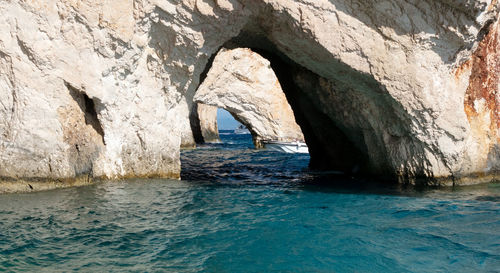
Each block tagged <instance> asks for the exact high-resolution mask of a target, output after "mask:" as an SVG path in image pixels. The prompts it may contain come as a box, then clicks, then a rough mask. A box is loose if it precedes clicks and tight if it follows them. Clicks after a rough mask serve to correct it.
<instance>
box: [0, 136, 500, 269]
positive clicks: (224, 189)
mask: <svg viewBox="0 0 500 273" xmlns="http://www.w3.org/2000/svg"><path fill="white" fill-rule="evenodd" d="M222 137H223V140H224V142H225V143H224V144H220V145H207V146H203V147H200V149H197V150H192V151H185V152H183V154H182V162H183V173H182V176H183V181H171V180H137V181H126V182H108V183H102V184H97V185H94V186H89V187H82V188H71V189H63V190H54V191H47V192H38V193H31V194H7V195H0V271H40V272H58V271H82V272H110V271H113V272H118V271H119V272H131V271H132V272H199V271H205V272H500V185H499V184H490V185H482V186H476V187H467V188H459V189H453V190H452V189H440V190H438V189H427V190H423V191H416V190H411V189H401V188H394V187H384V186H381V185H374V183H371V181H354V180H350V179H348V178H342V177H339V176H336V175H334V174H318V173H313V172H309V171H307V163H308V157H307V156H303V155H302V156H300V155H287V154H279V153H274V152H266V151H255V150H252V149H251V147H252V145H251V140H250V139H249V137H248V136H235V135H222Z"/></svg>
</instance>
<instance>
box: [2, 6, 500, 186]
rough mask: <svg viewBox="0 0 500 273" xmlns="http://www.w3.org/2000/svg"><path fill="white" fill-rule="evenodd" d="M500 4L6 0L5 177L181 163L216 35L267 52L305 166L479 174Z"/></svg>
mask: <svg viewBox="0 0 500 273" xmlns="http://www.w3.org/2000/svg"><path fill="white" fill-rule="evenodd" d="M498 11H499V2H498V1H496V0H423V1H407V0H381V1H363V0H354V1H345V0H297V1H292V0H252V1H250V0H217V1H214V0H134V1H127V0H117V1H99V0H79V1H76V0H75V1H72V0H71V1H70V0H54V1H42V0H35V1H1V2H0V14H1V16H0V102H1V103H0V177H2V178H3V180H4V181H5V180H9V181H14V182H15V181H18V180H19V179H24V180H30V181H31V180H35V179H37V180H39V181H43V180H47V179H48V180H51V181H54V180H56V181H59V180H60V181H63V180H64V181H67V180H72V179H75V178H76V177H81V176H84V177H87V176H88V177H106V178H119V177H141V176H161V177H178V175H179V171H180V163H179V147H180V146H181V143H183V145H190V143H193V142H194V139H193V135H192V132H191V127H190V123H189V115H190V112H191V108H192V106H193V100H192V98H193V96H194V94H195V91H196V90H197V88H198V85H199V81H200V77H201V79H203V75H204V71H206V70H207V69H208V68H209V67H207V63H209V60H210V58H211V56H213V55H214V54H216V52H217V51H218V50H219V49H220V48H221V47H222V46H226V47H247V48H251V49H252V50H254V51H256V52H259V54H261V55H262V56H264V57H265V58H266V59H268V60H270V62H271V63H270V65H271V67H273V70H274V71H275V73H276V76H277V78H278V80H279V82H280V84H281V86H282V88H283V90H284V92H285V94H286V96H287V98H288V101H289V103H290V105H291V107H292V109H293V111H294V114H295V117H296V119H297V123H299V125H300V126H301V128H302V129H303V133H304V137H305V139H306V141H307V142H308V145H309V147H310V152H311V160H312V162H311V164H312V166H315V167H324V168H334V169H342V170H345V171H348V170H357V169H359V170H360V171H361V172H364V173H367V174H372V175H377V176H388V177H391V178H399V179H400V181H401V182H415V181H418V179H416V178H420V179H421V181H424V182H427V183H438V182H440V181H443V182H451V183H471V182H480V181H489V180H491V179H493V178H495V177H498V176H499V165H500V162H499V148H498V147H499V141H500V131H499V123H498V120H499V118H498V117H499V104H500V103H499V101H500V99H499V91H498V90H499V88H500V87H499V81H498V67H499V51H498V47H499V46H498V36H499V22H498ZM331 139H335V140H336V141H331ZM332 143H333V144H332ZM478 178H479V179H478Z"/></svg>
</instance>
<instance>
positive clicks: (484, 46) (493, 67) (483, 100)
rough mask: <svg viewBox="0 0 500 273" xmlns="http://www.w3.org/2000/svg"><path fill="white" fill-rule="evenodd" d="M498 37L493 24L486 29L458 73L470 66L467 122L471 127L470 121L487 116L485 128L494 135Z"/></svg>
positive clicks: (499, 124)
mask: <svg viewBox="0 0 500 273" xmlns="http://www.w3.org/2000/svg"><path fill="white" fill-rule="evenodd" d="M499 36H500V23H499V20H497V22H496V23H494V24H492V25H491V26H490V30H489V33H488V34H487V35H486V36H485V37H484V38H483V40H482V41H481V42H480V44H479V46H478V48H477V50H476V51H475V52H474V54H473V55H472V57H471V59H470V60H469V61H468V62H467V63H465V64H464V65H462V66H463V68H462V69H461V70H464V69H467V68H468V66H469V65H471V66H472V70H471V75H470V78H469V86H468V88H467V91H466V94H465V101H464V108H465V113H466V114H467V118H468V119H469V122H470V123H471V125H473V126H474V124H473V123H474V120H477V119H476V118H477V117H478V116H480V115H484V114H488V112H489V116H490V124H489V126H488V127H489V129H490V130H491V132H497V129H498V128H500V118H499V112H500V101H499V99H498V97H497V93H498V92H499V90H498V89H499V78H500V41H499V40H500V39H499ZM459 70H460V68H459ZM457 73H460V72H459V71H457ZM478 103H480V104H481V105H482V107H480V108H481V109H478V107H477V105H478ZM497 137H498V136H497Z"/></svg>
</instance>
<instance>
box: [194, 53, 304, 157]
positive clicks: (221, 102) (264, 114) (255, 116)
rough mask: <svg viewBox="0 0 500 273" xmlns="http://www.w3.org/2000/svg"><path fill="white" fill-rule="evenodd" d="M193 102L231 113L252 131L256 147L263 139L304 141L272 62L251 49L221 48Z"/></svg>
mask: <svg viewBox="0 0 500 273" xmlns="http://www.w3.org/2000/svg"><path fill="white" fill-rule="evenodd" d="M194 101H195V102H196V103H203V104H207V105H212V106H215V107H218V108H222V109H225V110H226V111H228V112H229V113H231V114H232V115H233V117H234V118H235V119H236V120H238V121H239V122H240V123H242V124H244V125H245V126H246V127H247V128H248V129H249V130H250V132H251V134H252V137H253V141H254V144H255V147H256V148H261V147H262V146H263V145H262V141H263V140H279V141H296V140H299V141H303V140H304V136H303V134H302V132H301V130H300V127H299V126H298V125H297V123H296V121H295V117H294V114H293V111H292V109H291V107H290V105H289V104H288V102H287V99H286V96H285V94H284V93H283V90H282V89H281V85H280V83H279V81H278V78H277V77H276V75H275V74H274V72H273V70H272V69H271V67H270V64H269V61H268V60H266V59H264V58H263V57H262V56H260V55H259V54H257V53H255V52H252V51H251V50H249V49H246V48H236V49H232V50H226V49H221V50H220V51H219V52H218V53H217V56H216V57H215V59H214V61H213V63H212V65H211V68H210V70H209V71H208V74H207V76H206V78H205V79H204V81H203V82H202V83H201V85H200V87H199V88H198V90H197V92H196V94H195V96H194Z"/></svg>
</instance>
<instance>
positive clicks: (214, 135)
mask: <svg viewBox="0 0 500 273" xmlns="http://www.w3.org/2000/svg"><path fill="white" fill-rule="evenodd" d="M191 113H192V116H191V128H192V129H193V135H194V138H195V140H196V142H197V143H219V142H220V137H219V126H218V125H217V107H215V106H211V105H207V104H203V103H196V104H195V105H194V106H193V109H192V111H191Z"/></svg>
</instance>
